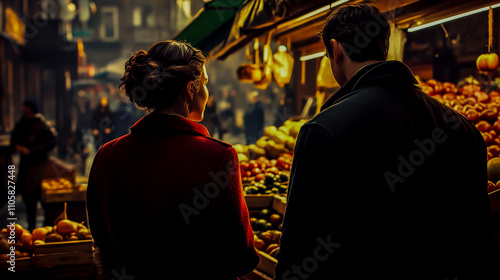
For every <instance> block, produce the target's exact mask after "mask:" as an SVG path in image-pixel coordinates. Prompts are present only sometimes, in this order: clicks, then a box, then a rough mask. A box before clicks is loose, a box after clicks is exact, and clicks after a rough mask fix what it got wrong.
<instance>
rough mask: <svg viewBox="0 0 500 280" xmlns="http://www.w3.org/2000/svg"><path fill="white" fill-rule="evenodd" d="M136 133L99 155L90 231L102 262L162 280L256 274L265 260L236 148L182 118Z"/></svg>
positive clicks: (167, 118) (147, 121)
mask: <svg viewBox="0 0 500 280" xmlns="http://www.w3.org/2000/svg"><path fill="white" fill-rule="evenodd" d="M130 130H131V133H129V134H127V135H125V136H123V137H121V138H118V139H115V140H113V141H111V142H109V143H107V144H106V145H104V146H103V147H102V148H101V149H100V150H99V151H98V153H97V154H96V157H95V159H94V163H93V166H92V170H91V172H90V176H89V184H88V190H87V208H88V215H89V225H90V229H91V231H92V235H93V237H94V241H95V244H96V245H97V246H98V247H99V249H100V250H101V251H102V252H103V254H104V255H105V256H107V258H108V259H110V260H111V261H112V262H113V263H114V264H115V265H116V266H117V267H120V268H118V269H120V270H118V271H119V272H120V273H121V272H122V270H121V269H122V268H123V267H125V271H126V273H127V275H135V276H146V274H150V275H154V277H157V276H158V275H162V276H163V275H165V278H159V279H235V278H236V277H237V276H241V275H245V274H247V273H249V272H251V271H252V270H253V269H254V268H255V267H256V266H257V263H258V262H259V257H258V255H257V253H256V251H255V248H254V246H253V231H252V229H251V227H250V222H249V217H248V209H247V205H246V203H245V199H244V197H243V193H242V187H241V180H240V177H239V166H238V157H237V154H236V151H235V150H234V148H232V147H231V145H229V144H227V143H224V142H221V141H218V140H216V139H213V138H211V137H210V136H209V134H208V131H207V129H206V128H205V127H203V126H202V125H200V124H198V123H196V122H193V121H191V120H188V119H186V118H184V117H181V116H174V115H160V114H149V115H146V116H145V117H143V118H142V119H141V120H139V121H138V122H137V123H136V124H134V125H133V126H132V127H131V129H130ZM174 275H175V276H174ZM144 278H146V277H144ZM150 279H157V278H150Z"/></svg>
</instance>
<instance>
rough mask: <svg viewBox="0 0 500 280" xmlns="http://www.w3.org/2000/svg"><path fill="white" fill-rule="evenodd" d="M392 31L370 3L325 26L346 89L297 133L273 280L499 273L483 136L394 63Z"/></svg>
mask: <svg viewBox="0 0 500 280" xmlns="http://www.w3.org/2000/svg"><path fill="white" fill-rule="evenodd" d="M369 28H370V29H369ZM374 30H377V31H378V32H374ZM365 32H369V33H368V34H369V35H366V33H365ZM389 35H390V27H389V23H388V22H387V20H386V19H385V17H384V16H383V15H382V14H381V12H380V11H379V10H378V9H377V8H375V7H374V6H372V5H368V4H361V5H354V6H344V7H341V8H338V9H337V10H335V11H334V12H332V13H331V14H330V16H329V17H328V18H327V20H326V22H325V25H324V28H323V31H322V32H321V38H322V40H323V43H324V45H325V48H326V55H327V56H328V58H329V59H330V60H331V67H332V71H333V74H334V76H335V79H336V80H337V81H338V82H339V84H340V85H341V88H340V89H339V90H338V91H337V92H336V93H335V94H334V95H333V96H332V97H331V98H329V99H328V100H327V101H326V102H325V103H324V104H323V106H322V108H321V112H320V113H319V114H318V115H316V116H315V117H313V118H312V119H311V120H310V121H309V122H307V123H306V124H305V125H304V126H303V127H302V129H301V130H300V133H299V136H298V140H297V144H296V148H295V154H294V159H293V164H292V169H291V175H290V178H291V180H290V185H289V193H288V202H287V206H286V211H285V215H284V221H283V235H282V237H281V245H280V250H279V253H278V254H277V259H278V263H277V265H276V268H275V270H276V276H275V279H280V280H281V279H309V280H324V279H385V280H387V279H440V280H444V279H459V280H464V279H500V277H498V269H497V268H496V266H493V265H492V266H487V265H482V263H481V261H483V260H484V259H485V258H486V257H487V255H486V250H487V247H488V245H489V243H490V240H491V232H490V226H491V225H490V223H491V216H492V210H491V206H490V203H489V200H488V195H487V178H486V147H485V143H484V141H483V138H482V136H481V133H480V132H479V131H478V130H477V129H476V128H475V126H474V124H472V123H471V122H469V121H468V120H467V119H466V118H465V117H463V116H462V115H460V114H458V113H457V112H456V111H454V110H453V109H451V108H449V107H447V106H445V105H442V104H441V103H439V102H438V101H437V100H436V99H434V98H432V97H430V96H428V95H427V94H425V93H424V92H422V90H421V89H420V88H419V87H418V83H417V81H416V80H415V78H414V76H413V73H412V72H411V70H410V69H409V68H408V67H407V66H406V65H405V64H403V63H402V62H399V61H386V59H387V51H388V47H389V46H388V42H389ZM367 143H369V145H367ZM457 151H460V152H457ZM493 272H495V273H496V274H497V276H496V277H491V275H490V273H493Z"/></svg>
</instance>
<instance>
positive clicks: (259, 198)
mask: <svg viewBox="0 0 500 280" xmlns="http://www.w3.org/2000/svg"><path fill="white" fill-rule="evenodd" d="M273 199H274V195H272V194H269V195H267V194H245V200H246V203H247V207H248V208H249V209H250V208H269V207H271V206H272V205H273Z"/></svg>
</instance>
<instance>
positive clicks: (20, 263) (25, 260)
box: [0, 257, 31, 273]
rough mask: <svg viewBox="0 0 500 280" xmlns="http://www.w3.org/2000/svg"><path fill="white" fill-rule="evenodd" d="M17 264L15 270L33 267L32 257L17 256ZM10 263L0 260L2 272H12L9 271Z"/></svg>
mask: <svg viewBox="0 0 500 280" xmlns="http://www.w3.org/2000/svg"><path fill="white" fill-rule="evenodd" d="M15 262H16V266H15V268H14V269H15V271H16V272H18V271H26V270H29V269H31V257H21V258H16V260H15ZM9 267H11V266H10V263H9V262H8V261H2V262H0V269H1V271H2V272H6V273H11V272H10V271H7V270H8V269H9Z"/></svg>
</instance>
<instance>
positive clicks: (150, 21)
mask: <svg viewBox="0 0 500 280" xmlns="http://www.w3.org/2000/svg"><path fill="white" fill-rule="evenodd" d="M132 25H133V26H134V27H155V26H156V19H155V14H154V12H153V8H152V7H151V6H150V5H140V6H136V7H134V10H133V14H132Z"/></svg>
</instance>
